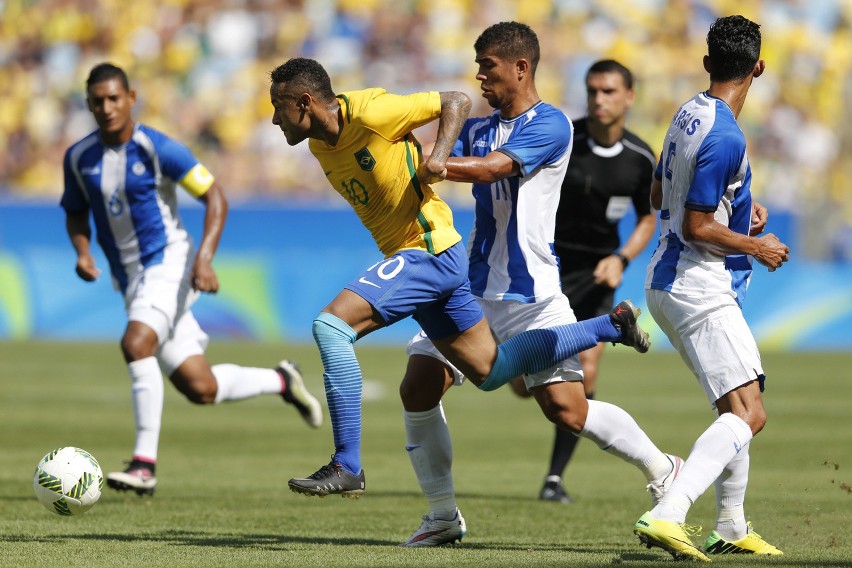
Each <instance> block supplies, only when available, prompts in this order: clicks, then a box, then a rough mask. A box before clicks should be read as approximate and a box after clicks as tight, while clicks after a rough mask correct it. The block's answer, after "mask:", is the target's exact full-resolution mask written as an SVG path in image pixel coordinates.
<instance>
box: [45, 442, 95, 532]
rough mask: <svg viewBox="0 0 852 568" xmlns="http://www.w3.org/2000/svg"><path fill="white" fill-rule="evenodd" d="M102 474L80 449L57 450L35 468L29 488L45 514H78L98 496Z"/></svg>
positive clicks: (93, 460) (89, 456)
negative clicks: (48, 512)
mask: <svg viewBox="0 0 852 568" xmlns="http://www.w3.org/2000/svg"><path fill="white" fill-rule="evenodd" d="M103 486H104V474H103V472H102V471H101V466H100V465H99V464H98V460H96V459H95V457H94V456H93V455H92V454H90V453H89V452H87V451H86V450H81V449H80V448H75V447H73V446H67V447H64V448H57V449H55V450H53V451H52V452H50V453H48V454H47V455H45V456H44V457H43V458H41V460H40V461H39V462H38V465H37V466H36V470H35V475H34V476H33V489H35V494H36V497H38V500H39V501H41V504H42V505H44V506H45V507H46V508H47V510H48V511H52V512H54V513H56V514H57V515H63V516H71V515H82V514H83V513H85V512H86V511H88V510H89V509H91V508H92V507H93V506H94V504H95V503H97V502H98V499H99V498H100V496H101V490H102V489H103Z"/></svg>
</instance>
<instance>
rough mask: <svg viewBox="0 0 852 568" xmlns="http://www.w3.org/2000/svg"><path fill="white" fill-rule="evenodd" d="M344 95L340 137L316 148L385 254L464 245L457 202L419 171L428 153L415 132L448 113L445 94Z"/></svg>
mask: <svg viewBox="0 0 852 568" xmlns="http://www.w3.org/2000/svg"><path fill="white" fill-rule="evenodd" d="M337 98H338V100H339V101H340V108H341V112H342V113H343V129H342V130H341V132H340V138H339V139H338V141H337V144H336V145H335V146H330V145H329V144H327V143H325V142H324V141H322V140H316V139H311V140H310V149H311V153H313V155H314V156H316V158H317V160H319V163H320V165H322V169H323V171H324V172H325V175H326V178H328V181H329V182H330V183H331V185H332V186H333V187H334V189H335V190H337V192H338V193H339V194H340V195H342V196H343V197H344V199H346V201H348V202H349V204H350V205H351V206H352V208H353V209H354V210H355V213H357V214H358V217H360V218H361V222H362V223H363V224H364V226H365V227H366V228H367V229H368V230H369V231H370V234H372V235H373V239H374V240H375V241H376V244H377V245H378V246H379V250H381V251H382V253H384V255H385V256H390V255H392V254H394V253H396V252H397V251H399V250H402V249H412V248H416V249H423V250H426V251H428V252H430V253H432V254H438V253H440V252H442V251H444V250H446V249H448V248H450V247H451V246H453V245H454V244H456V243H457V242H459V241H460V240H461V236H460V235H459V233H458V232H457V231H456V230H455V228H454V227H453V214H452V211H450V208H449V206H448V205H447V204H446V203H444V202H443V201H442V200H441V199H440V198H439V197H438V196H437V195H435V193H434V192H433V191H432V188H431V187H429V186H428V185H426V184H421V183H420V180H418V178H417V175H416V172H417V166H418V165H419V164H420V161H421V159H422V154H421V151H420V145H419V144H418V143H417V140H416V139H415V138H414V135H413V134H411V131H412V130H413V129H415V128H417V127H420V126H423V125H424V124H426V123H428V122H430V121H432V120H434V119H435V118H437V117H438V116H439V115H440V112H441V99H440V95H439V94H438V93H437V92H429V93H415V94H413V95H405V96H402V95H392V94H389V93H387V92H386V91H385V90H384V89H366V90H363V91H352V92H347V93H343V94H340V95H338V97H337Z"/></svg>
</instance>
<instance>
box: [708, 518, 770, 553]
mask: <svg viewBox="0 0 852 568" xmlns="http://www.w3.org/2000/svg"><path fill="white" fill-rule="evenodd" d="M704 550H705V551H707V552H708V553H709V554H767V555H772V556H781V555H783V554H784V553H783V552H781V551H780V550H778V549H777V548H776V547H774V546H772V545H771V544H769V543H768V542H766V541H765V540H763V537H762V536H760V535H759V534H757V533H756V532H754V530H753V529H752V528H751V522H749V523H748V534H747V535H746V536H745V538H741V539H740V540H735V541H733V542H728V541H726V540H725V539H723V538H722V537H721V536H719V533H717V532H716V531H713V532H711V533H710V535H709V536H708V537H707V541H706V542H705V543H704Z"/></svg>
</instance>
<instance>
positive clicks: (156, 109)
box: [0, 0, 852, 256]
mask: <svg viewBox="0 0 852 568" xmlns="http://www.w3.org/2000/svg"><path fill="white" fill-rule="evenodd" d="M0 10H2V17H0V62H2V64H0V195H4V194H5V195H8V196H13V197H14V196H22V197H27V198H33V197H37V198H45V199H50V200H58V198H59V196H60V195H61V192H62V168H61V160H62V155H63V152H64V151H65V149H66V148H67V147H68V145H69V144H71V143H72V142H74V141H75V140H76V139H78V138H80V137H82V136H84V135H85V134H87V133H89V132H91V131H92V130H93V129H94V122H93V121H92V119H91V116H90V115H89V113H88V111H87V110H86V105H85V93H84V84H85V79H86V76H87V73H88V71H89V69H90V68H91V67H92V66H93V65H95V64H97V63H100V62H102V61H111V62H113V63H115V64H117V65H120V66H122V67H124V68H125V70H126V71H127V72H128V74H129V76H130V80H131V86H132V87H133V88H135V89H136V90H137V93H138V95H139V102H138V104H137V109H136V117H137V119H139V120H141V121H143V122H145V123H146V124H149V125H151V126H153V127H155V128H159V129H161V130H163V131H164V132H166V133H167V134H169V135H171V136H173V137H175V138H177V139H179V140H181V141H182V142H184V143H185V144H187V145H189V146H190V147H191V148H192V150H193V151H194V152H195V153H196V155H197V156H198V157H199V159H201V160H202V161H203V162H204V163H205V165H207V167H208V168H209V169H210V170H211V171H212V172H213V173H214V174H215V175H216V176H217V178H218V179H219V180H220V181H221V182H222V184H223V185H224V187H225V188H226V190H227V191H228V194H229V195H230V197H231V199H232V200H235V201H239V200H240V199H243V198H251V197H256V196H261V197H284V198H287V199H294V200H296V199H299V200H301V199H334V197H335V196H334V195H333V194H332V193H331V192H329V191H328V190H327V188H326V186H325V183H326V182H325V179H324V177H323V175H322V172H321V171H319V168H318V167H317V166H315V165H314V163H313V161H312V160H309V159H306V153H307V148H306V146H305V145H303V147H297V148H296V149H286V148H285V145H286V143H285V141H284V137H283V136H282V135H281V134H280V132H278V130H277V128H276V127H274V126H273V125H272V124H271V122H270V118H271V105H270V103H269V100H268V99H269V94H268V89H269V81H268V74H269V71H270V70H271V69H272V68H274V67H275V66H276V65H278V64H280V63H282V62H284V61H286V60H287V59H288V58H290V57H295V56H305V57H312V58H315V59H318V60H319V61H320V62H321V63H323V64H324V65H325V66H326V68H327V69H328V70H329V72H330V74H331V76H332V82H333V84H334V86H335V88H336V89H338V90H352V89H358V88H362V87H367V86H382V87H384V88H386V89H388V90H389V91H392V92H399V93H406V92H413V91H418V90H448V89H458V90H463V91H465V92H467V93H468V94H470V95H471V97H472V98H473V99H474V100H475V101H476V104H475V106H474V109H473V111H472V112H473V114H484V113H487V112H489V111H490V109H488V108H487V106H486V105H485V104H484V101H482V99H481V98H480V97H479V96H478V93H479V85H478V83H477V82H476V80H475V77H474V76H475V73H476V66H475V64H474V61H473V59H474V52H473V42H474V41H475V39H476V37H477V36H478V34H479V33H480V32H481V31H482V30H483V29H484V28H485V27H487V26H488V25H490V24H492V23H495V22H498V21H503V20H518V21H522V22H525V23H527V24H529V25H530V26H531V27H532V28H533V29H534V30H535V31H536V32H537V34H538V36H539V41H540V43H541V47H542V60H541V63H540V65H539V69H538V72H537V76H536V78H537V82H538V85H539V92H540V94H541V96H542V98H543V99H544V100H546V101H548V102H550V103H552V104H555V105H557V106H559V107H560V108H562V109H564V110H565V112H566V114H568V115H569V116H571V117H572V118H578V117H581V116H582V115H583V114H584V108H585V88H584V84H583V77H584V74H585V70H586V68H588V66H589V65H590V64H591V63H593V62H594V61H595V60H597V59H601V58H615V59H617V60H619V61H621V62H622V63H624V64H625V65H627V66H628V67H629V68H630V69H631V70H632V71H633V72H634V74H635V76H636V79H637V82H636V85H635V88H636V104H635V106H634V108H633V109H632V111H631V115H630V118H629V120H628V126H629V127H630V128H631V129H632V130H633V131H634V132H636V133H637V134H639V135H640V136H641V137H643V138H644V139H645V140H646V141H647V142H648V143H649V144H651V146H652V147H653V148H654V149H655V151H659V146H660V143H661V139H662V136H663V134H664V132H665V130H666V128H667V126H668V122H669V120H670V118H671V115H672V113H673V112H674V111H675V109H676V108H677V106H678V105H679V104H680V103H681V102H683V101H684V100H686V99H688V98H689V97H691V96H692V95H694V94H695V93H696V92H698V91H700V90H703V89H705V88H706V87H707V86H708V79H707V76H706V74H705V72H704V70H703V68H702V64H701V61H702V56H703V55H704V54H705V53H706V43H705V38H706V34H707V30H708V28H709V26H710V24H711V23H712V22H713V20H715V19H716V18H717V17H719V16H723V15H730V14H736V13H739V14H742V15H744V16H746V17H748V18H750V19H752V20H754V21H757V22H758V23H760V24H761V26H762V32H763V52H762V56H763V58H764V59H765V60H766V61H767V72H766V73H765V74H764V75H763V76H762V77H761V78H759V79H758V80H757V81H755V84H754V87H753V89H752V92H751V94H750V98H749V100H748V101H747V103H746V108H745V110H744V112H743V114H742V115H741V120H740V122H741V125H742V128H743V130H744V131H745V133H746V135H747V136H748V138H749V155H750V159H751V162H752V169H753V171H754V185H753V187H754V191H755V194H756V195H757V196H758V198H759V199H761V200H762V201H763V202H764V203H766V204H767V205H769V206H771V207H773V208H774V209H776V210H777V209H781V210H787V211H792V212H796V213H797V214H799V215H804V216H805V217H806V218H807V219H809V220H812V221H815V220H819V223H818V224H819V225H820V231H821V232H819V231H817V232H818V233H819V234H815V235H812V236H811V242H813V247H814V250H812V251H811V253H812V254H813V255H814V256H825V255H826V254H827V252H826V251H828V248H827V247H831V246H833V245H832V240H833V239H836V238H837V235H838V234H843V231H850V230H852V190H850V187H849V186H850V183H849V180H850V179H852V151H850V150H852V144H850V142H852V134H851V133H852V126H850V121H849V120H848V119H847V117H849V116H850V115H852V113H851V112H850V111H852V94H850V93H852V29H851V28H852V25H851V24H852V2H850V1H848V0H748V1H743V0H632V1H630V2H624V1H622V0H514V1H512V0H428V1H427V0H161V1H159V2H128V1H126V0H41V1H39V0H0ZM429 135H430V132H428V131H426V132H424V133H423V134H422V136H423V137H424V138H426V137H428V136H429ZM446 185H447V187H446V188H442V189H441V192H442V193H444V194H448V195H447V196H448V198H449V200H450V201H452V202H461V203H465V202H466V201H468V200H469V199H470V198H469V196H468V190H467V188H465V187H461V186H457V185H453V184H446ZM846 238H850V237H846ZM849 246H850V248H852V245H849Z"/></svg>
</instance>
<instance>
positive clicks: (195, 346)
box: [124, 243, 209, 376]
mask: <svg viewBox="0 0 852 568" xmlns="http://www.w3.org/2000/svg"><path fill="white" fill-rule="evenodd" d="M191 253H192V249H191V246H190V245H189V244H188V243H176V244H173V245H169V246H168V247H167V249H166V252H165V256H164V258H163V262H161V263H159V264H155V265H153V266H150V267H148V268H146V269H144V270H141V271H140V272H137V273H136V274H134V275H132V276H131V277H130V279H129V282H128V285H127V289H126V290H125V293H124V305H125V309H126V310H127V320H128V321H138V322H141V323H144V324H145V325H147V326H148V327H150V328H151V329H153V330H154V331H155V332H156V334H157V340H158V342H159V344H160V348H159V350H158V352H157V357H158V359H159V360H160V368H161V369H162V371H163V373H164V374H166V375H167V376H168V375H171V374H172V372H174V370H175V369H177V368H178V367H179V366H180V364H181V363H183V362H184V361H185V360H186V359H187V358H188V357H190V356H192V355H199V354H202V353H204V349H205V348H206V347H207V343H208V342H209V337H208V336H207V334H206V333H204V331H203V330H202V329H201V327H200V326H199V325H198V322H197V321H196V320H195V317H194V316H193V315H192V312H190V311H189V310H190V307H192V304H194V303H195V301H196V300H197V299H198V296H199V293H198V291H196V290H194V289H193V288H192V285H191V283H190V281H189V278H190V274H191V271H192V261H193V258H194V257H193V255H192V254H191Z"/></svg>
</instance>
